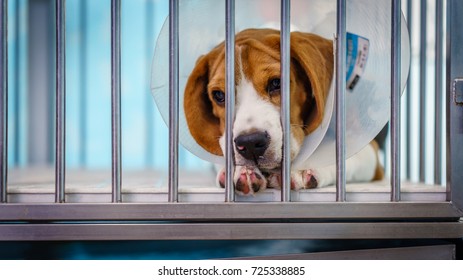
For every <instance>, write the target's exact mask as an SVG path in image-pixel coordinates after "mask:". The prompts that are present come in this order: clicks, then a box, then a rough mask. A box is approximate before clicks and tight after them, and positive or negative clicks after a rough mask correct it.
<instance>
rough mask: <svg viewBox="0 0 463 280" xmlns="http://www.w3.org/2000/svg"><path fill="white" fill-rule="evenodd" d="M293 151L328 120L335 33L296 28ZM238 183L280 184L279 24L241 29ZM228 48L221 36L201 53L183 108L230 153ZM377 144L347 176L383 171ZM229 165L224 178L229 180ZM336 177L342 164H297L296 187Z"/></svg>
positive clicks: (241, 190) (207, 138)
mask: <svg viewBox="0 0 463 280" xmlns="http://www.w3.org/2000/svg"><path fill="white" fill-rule="evenodd" d="M290 40H291V42H290V45H291V54H290V56H291V68H290V76H291V77H290V96H291V97H290V100H291V101H290V106H291V110H290V111H291V113H290V122H291V135H290V139H291V140H290V142H291V143H290V144H291V159H294V158H295V156H296V155H297V154H298V152H299V150H300V148H301V145H302V143H303V139H304V137H305V136H306V135H308V134H309V133H311V132H312V131H314V130H315V129H316V128H317V127H318V126H319V125H320V124H321V122H322V119H323V114H324V110H325V102H326V97H327V94H328V91H329V89H330V85H331V80H332V76H333V44H332V41H330V40H327V39H324V38H322V37H320V36H317V35H315V34H310V33H302V32H292V33H291V39H290ZM235 43H236V50H235V51H236V52H235V83H236V86H235V87H236V93H235V101H236V104H235V120H234V123H233V135H234V143H235V145H234V155H235V159H234V160H235V164H236V169H235V174H234V183H235V190H236V192H237V193H238V194H242V195H252V194H254V193H257V192H259V191H262V190H264V189H266V188H267V187H276V188H279V187H280V185H281V184H280V181H281V180H280V175H279V174H280V173H279V172H280V165H281V159H282V129H281V123H280V85H279V79H280V32H279V31H277V30H272V29H247V30H244V31H242V32H240V33H238V34H237V35H236V38H235ZM225 88H226V81H225V48H224V44H223V43H222V44H220V45H218V46H217V47H215V48H214V49H213V50H211V51H210V52H209V53H208V54H206V55H204V56H202V57H200V58H199V59H198V61H197V63H196V65H195V67H194V69H193V71H192V72H191V74H190V76H189V79H188V82H187V84H186V87H185V97H184V111H185V116H186V120H187V123H188V127H189V130H190V132H191V134H192V136H193V137H194V139H195V140H196V141H197V142H198V143H199V145H201V146H202V147H203V148H204V149H206V150H207V151H209V152H210V153H212V154H215V155H223V151H224V148H225V135H224V133H225V132H224V130H225V104H224V98H225V94H226V93H225ZM381 177H382V167H381V165H380V164H379V161H378V146H377V145H376V143H374V142H372V143H370V145H368V146H367V147H365V148H364V149H363V150H362V151H360V152H359V153H358V154H356V155H354V156H353V157H351V158H349V159H348V160H347V166H346V179H347V181H348V182H361V181H371V180H374V179H380V178H381ZM224 181H225V173H224V169H222V170H221V171H219V173H218V175H217V182H218V184H219V185H221V186H223V185H224ZM334 182H335V167H334V166H328V167H325V168H319V169H311V170H292V171H291V188H292V189H294V190H298V189H303V188H313V187H317V186H318V187H321V186H326V185H330V184H333V183H334Z"/></svg>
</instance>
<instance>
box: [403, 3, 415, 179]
mask: <svg viewBox="0 0 463 280" xmlns="http://www.w3.org/2000/svg"><path fill="white" fill-rule="evenodd" d="M412 3H413V1H412V0H407V27H408V33H409V38H410V49H411V53H410V73H409V75H408V80H407V96H406V97H405V98H406V101H407V103H406V112H405V114H406V115H405V127H406V128H405V129H406V131H407V138H406V139H405V174H406V178H407V179H409V180H410V178H411V174H412V170H411V162H412V161H411V154H412V152H411V147H412V145H411V142H412V140H411V129H412V127H411V121H410V120H411V108H412V85H413V84H412V82H411V81H412V79H411V75H412V69H413V68H412V65H413V61H414V58H413V40H412V36H413V29H414V28H413V24H412V20H413V13H412V8H413V5H412Z"/></svg>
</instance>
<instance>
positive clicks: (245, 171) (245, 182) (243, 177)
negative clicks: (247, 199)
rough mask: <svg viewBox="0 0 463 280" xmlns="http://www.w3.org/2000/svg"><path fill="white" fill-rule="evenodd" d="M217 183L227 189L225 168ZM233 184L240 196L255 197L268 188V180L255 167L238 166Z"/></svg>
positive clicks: (219, 174)
mask: <svg viewBox="0 0 463 280" xmlns="http://www.w3.org/2000/svg"><path fill="white" fill-rule="evenodd" d="M217 182H218V185H220V187H222V188H225V168H223V169H222V170H221V171H220V172H219V173H218V174H217ZM233 182H234V184H235V191H236V193H237V194H240V195H253V194H255V193H257V192H259V191H262V190H265V189H266V188H267V179H266V178H265V176H264V175H262V173H261V172H260V170H259V169H258V168H254V167H246V166H236V169H235V174H234V176H233Z"/></svg>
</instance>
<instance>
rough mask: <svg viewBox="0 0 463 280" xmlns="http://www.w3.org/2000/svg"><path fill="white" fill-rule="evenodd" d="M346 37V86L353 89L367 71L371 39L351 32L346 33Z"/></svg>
mask: <svg viewBox="0 0 463 280" xmlns="http://www.w3.org/2000/svg"><path fill="white" fill-rule="evenodd" d="M346 39H347V48H346V49H347V57H346V68H347V73H346V87H347V88H348V89H350V90H353V89H354V88H355V86H356V85H357V83H358V81H359V80H360V78H361V77H362V74H363V72H364V71H365V66H366V63H367V60H368V51H369V49H370V41H369V40H368V39H367V38H364V37H361V36H359V35H356V34H353V33H349V32H347V33H346Z"/></svg>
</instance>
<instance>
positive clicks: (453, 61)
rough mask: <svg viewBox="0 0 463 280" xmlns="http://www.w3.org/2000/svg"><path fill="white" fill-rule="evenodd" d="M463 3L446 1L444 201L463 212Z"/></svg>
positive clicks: (454, 0) (451, 0)
mask: <svg viewBox="0 0 463 280" xmlns="http://www.w3.org/2000/svg"><path fill="white" fill-rule="evenodd" d="M461 11H463V1H461V0H447V23H446V24H447V32H446V34H447V52H446V58H447V64H446V66H447V72H446V77H447V78H446V82H447V84H446V88H447V94H446V96H447V98H448V99H447V101H446V102H447V103H446V105H447V107H446V114H447V121H446V124H447V127H446V129H447V199H448V200H450V201H452V205H454V206H455V207H456V208H457V209H459V210H460V211H463V188H462V187H461V186H462V183H461V182H463V172H461V170H462V167H463V149H462V148H461V147H463V106H462V105H463V81H462V77H463V63H461V61H463V52H462V51H461V46H462V44H463V32H461V26H463V17H462V16H461Z"/></svg>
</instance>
